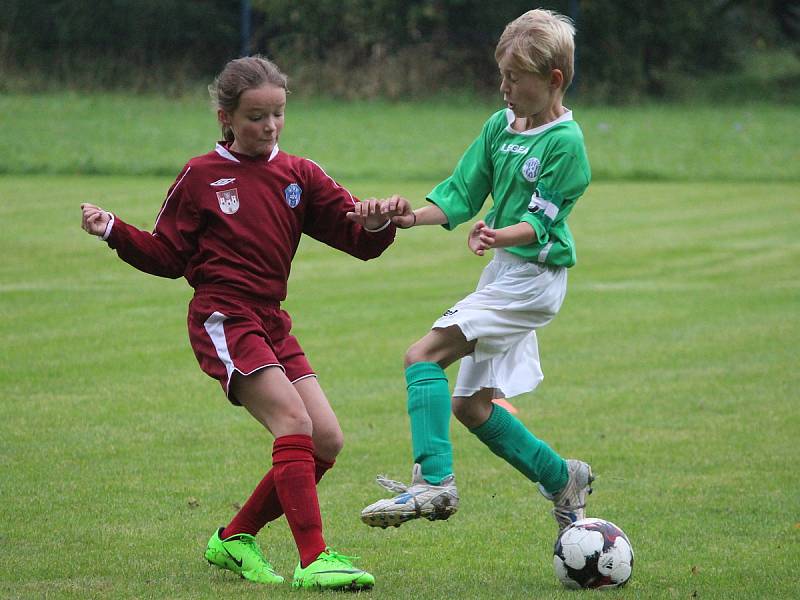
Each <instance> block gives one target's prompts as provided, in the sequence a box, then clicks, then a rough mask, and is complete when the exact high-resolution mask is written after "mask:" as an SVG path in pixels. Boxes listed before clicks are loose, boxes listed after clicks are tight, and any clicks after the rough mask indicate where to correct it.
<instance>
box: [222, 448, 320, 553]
mask: <svg viewBox="0 0 800 600" xmlns="http://www.w3.org/2000/svg"><path fill="white" fill-rule="evenodd" d="M335 462H336V461H334V460H331V461H328V460H325V459H324V458H321V457H319V456H316V455H314V480H315V482H316V483H319V481H320V479H322V476H323V475H325V473H327V472H328V470H329V469H331V468H332V467H333V465H334V463H335ZM273 470H274V469H270V470H269V472H268V473H267V474H266V475H265V476H264V479H262V480H261V481H260V482H259V483H258V485H257V486H256V489H255V490H253V493H252V494H250V498H248V499H247V502H245V503H244V506H242V508H240V509H239V512H238V513H236V516H234V517H233V519H232V520H231V522H230V523H228V526H227V527H226V528H225V531H223V532H222V535H220V537H221V538H222V539H223V540H224V539H225V538H228V537H230V536H232V535H236V534H237V533H249V534H250V535H256V534H257V533H258V532H259V531H261V529H262V528H263V527H264V525H266V524H267V523H269V522H270V521H274V520H275V519H277V518H278V517H280V516H281V515H282V514H283V507H282V506H281V503H280V500H278V493H277V492H276V491H275V476H274V474H273Z"/></svg>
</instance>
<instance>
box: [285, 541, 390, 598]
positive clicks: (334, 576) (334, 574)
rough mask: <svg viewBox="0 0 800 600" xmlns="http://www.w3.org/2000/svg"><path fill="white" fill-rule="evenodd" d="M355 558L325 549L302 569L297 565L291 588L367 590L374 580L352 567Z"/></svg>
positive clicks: (367, 574) (373, 583) (364, 572)
mask: <svg viewBox="0 0 800 600" xmlns="http://www.w3.org/2000/svg"><path fill="white" fill-rule="evenodd" d="M355 558H358V557H355V556H344V555H342V554H339V553H338V552H334V551H333V550H331V549H330V548H326V549H325V552H323V553H322V554H320V555H319V557H318V558H317V560H315V561H314V562H312V563H311V564H310V565H308V566H307V567H306V568H305V569H303V568H302V567H301V566H300V564H299V563H298V565H297V568H296V569H295V570H294V580H293V581H292V587H296V588H313V589H318V590H351V591H358V590H367V589H370V588H371V587H372V586H373V585H375V578H374V577H373V576H372V575H370V574H369V573H367V572H366V571H362V570H361V569H358V568H356V567H355V566H353V560H354V559H355Z"/></svg>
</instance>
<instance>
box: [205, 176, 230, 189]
mask: <svg viewBox="0 0 800 600" xmlns="http://www.w3.org/2000/svg"><path fill="white" fill-rule="evenodd" d="M234 181H236V177H229V178H224V179H217V180H216V181H212V182H211V183H209V184H208V185H211V186H213V187H221V186H223V185H228V184H229V183H233V182H234Z"/></svg>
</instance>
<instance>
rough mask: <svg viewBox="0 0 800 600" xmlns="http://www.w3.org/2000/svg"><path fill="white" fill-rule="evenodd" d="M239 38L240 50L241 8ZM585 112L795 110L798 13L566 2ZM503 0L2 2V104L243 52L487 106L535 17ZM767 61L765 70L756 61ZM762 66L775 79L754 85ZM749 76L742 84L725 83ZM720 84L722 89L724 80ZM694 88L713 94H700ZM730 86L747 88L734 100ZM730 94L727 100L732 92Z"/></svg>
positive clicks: (342, 85)
mask: <svg viewBox="0 0 800 600" xmlns="http://www.w3.org/2000/svg"><path fill="white" fill-rule="evenodd" d="M243 4H244V5H245V6H248V5H249V14H250V15H251V22H250V27H249V35H248V36H247V39H246V40H243V39H242V36H241V33H242V26H241V15H242V6H243ZM541 5H542V6H544V7H546V8H551V9H553V10H557V11H559V12H562V13H564V14H567V15H570V16H571V17H573V19H574V20H575V21H576V23H577V27H578V54H577V67H578V68H577V79H576V82H575V91H577V93H579V94H581V97H582V98H583V99H585V100H586V101H598V102H616V103H627V102H635V101H640V100H642V99H647V98H659V99H671V98H681V97H683V96H686V95H687V94H690V95H691V94H692V93H698V92H700V91H701V90H705V95H706V96H707V97H708V99H709V100H712V101H716V100H717V98H716V97H715V93H714V90H715V87H714V86H715V85H716V86H718V87H719V86H722V87H723V88H724V93H721V94H720V97H722V96H725V97H726V98H728V99H731V98H732V99H734V100H737V99H738V98H739V97H741V96H742V94H744V93H746V92H747V93H749V94H750V95H751V96H752V97H753V98H759V99H765V98H767V99H770V100H777V101H782V102H794V101H796V100H797V99H798V96H800V92H798V88H800V67H798V65H800V60H798V49H800V0H711V1H708V0H707V1H697V0H670V1H667V0H613V1H612V0H564V1H557V2H543V3H541ZM535 6H536V4H531V3H530V2H528V1H520V0H506V1H504V2H503V3H502V5H499V4H498V3H492V2H485V0H407V1H405V2H395V1H390V0H252V1H251V2H242V1H240V0H192V1H187V0H183V1H182V0H106V1H103V2H98V1H96V0H42V1H38V2H37V1H34V2H31V1H30V0H4V1H3V9H2V10H1V11H0V91H6V92H9V91H10V92H31V91H44V90H49V89H63V88H64V87H67V88H71V89H76V90H86V89H90V90H97V89H99V90H124V91H141V92H159V91H161V92H166V93H169V94H181V93H183V92H184V91H185V90H186V89H187V88H188V87H190V86H194V85H196V84H197V83H198V82H200V81H203V82H207V81H208V80H209V79H210V78H211V77H213V75H214V74H215V73H216V72H217V71H218V70H219V69H220V68H221V66H222V65H223V64H224V63H225V62H226V61H227V60H229V59H230V58H234V57H236V56H239V55H240V54H241V53H242V52H243V51H246V52H251V53H255V52H259V53H262V54H266V55H268V56H270V57H271V58H273V59H274V60H276V61H277V62H278V64H279V65H281V67H282V68H283V69H284V70H285V71H287V72H288V74H289V75H290V78H291V79H290V84H291V87H292V88H293V90H294V91H295V92H300V93H302V94H308V95H325V96H331V97H335V98H375V97H382V98H389V99H405V98H409V97H426V96H430V95H433V94H437V93H442V92H453V93H464V94H477V95H489V94H495V93H496V92H495V90H496V86H497V76H496V66H495V64H494V60H493V49H494V44H495V42H496V40H497V38H498V36H499V34H500V32H501V31H502V29H503V27H504V26H505V24H506V23H507V22H508V21H510V20H512V19H513V18H515V17H516V16H518V15H519V14H521V13H523V12H524V11H526V10H528V9H530V8H532V7H535ZM765 57H766V58H765ZM765 66H766V67H769V69H768V70H769V72H770V75H769V77H767V76H763V75H759V73H762V72H763V67H765ZM745 71H747V72H748V73H750V75H749V76H748V77H749V78H745V79H744V80H743V79H741V77H740V78H738V79H731V78H732V77H736V75H737V74H741V73H743V72H745ZM726 78H727V79H726ZM698 81H706V82H708V84H709V85H708V86H705V85H702V86H698V83H697V82H698ZM737 86H740V87H744V88H746V89H739V90H738V95H737V90H735V89H731V88H735V87H737ZM731 92H733V93H731Z"/></svg>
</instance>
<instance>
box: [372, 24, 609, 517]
mask: <svg viewBox="0 0 800 600" xmlns="http://www.w3.org/2000/svg"><path fill="white" fill-rule="evenodd" d="M574 34H575V30H574V27H573V25H572V23H571V22H570V21H569V19H567V18H566V17H564V16H562V15H558V14H556V13H553V12H551V11H547V10H542V9H538V10H532V11H529V12H527V13H525V14H523V15H522V16H520V17H519V18H517V19H516V20H514V21H512V22H511V23H509V24H508V26H507V27H506V29H505V30H504V32H503V34H502V36H501V37H500V40H499V42H498V44H497V49H496V51H495V58H496V60H497V64H498V67H499V69H500V75H501V78H502V80H501V84H500V90H501V92H502V93H503V99H504V101H505V102H506V108H505V109H503V110H500V111H499V112H497V113H495V114H494V115H492V116H491V117H489V119H488V120H487V121H486V123H485V124H484V126H483V129H482V131H481V133H480V135H479V136H478V137H477V139H476V140H475V141H474V142H473V143H472V144H471V145H470V146H469V147H468V148H467V150H466V152H465V153H464V155H463V156H462V157H461V160H460V161H459V162H458V165H457V166H456V168H455V171H454V172H453V174H452V175H451V176H450V177H449V178H447V179H446V180H444V181H443V182H442V183H440V184H439V185H437V186H436V187H435V188H434V189H433V191H432V192H431V193H430V194H429V195H428V197H427V200H428V201H429V202H430V204H429V205H427V206H425V207H423V208H419V209H417V210H412V209H411V206H410V203H409V202H408V201H407V200H406V199H405V198H401V197H393V198H391V199H389V200H386V201H384V203H383V210H386V211H389V210H392V211H397V213H396V214H398V215H399V216H396V217H394V218H393V219H392V220H393V221H394V223H395V224H396V225H397V226H398V227H401V228H405V229H407V228H410V227H413V226H415V225H442V226H444V227H445V228H446V229H448V230H450V229H454V228H455V227H456V226H457V225H459V224H461V223H464V222H466V221H469V220H470V219H472V218H473V217H474V216H475V215H476V214H477V213H478V212H479V211H480V210H481V208H482V206H483V204H484V202H485V201H486V198H487V197H488V196H489V194H491V196H492V198H493V206H492V208H491V210H490V211H489V212H488V214H487V215H486V218H485V221H483V220H482V221H477V222H476V223H475V224H474V225H473V226H472V228H471V229H470V232H469V236H468V245H469V248H470V249H471V250H472V251H473V252H474V253H475V254H477V255H479V256H482V255H483V254H484V253H485V252H486V251H487V250H494V257H493V259H492V261H491V262H490V263H489V264H488V265H487V266H486V268H485V269H484V271H483V273H482V275H481V278H480V281H479V282H478V287H477V290H476V291H475V292H474V293H472V294H470V295H469V296H467V297H466V298H464V299H463V300H461V301H460V302H458V303H457V304H455V305H454V306H453V307H452V308H450V309H449V310H447V311H446V312H445V313H444V315H443V316H442V317H441V318H439V319H438V320H437V321H436V322H435V323H434V324H433V327H432V329H431V331H429V332H428V333H427V335H425V336H424V337H423V338H422V339H420V340H419V341H417V342H416V343H414V344H413V345H412V346H411V347H410V348H409V349H408V351H407V353H406V356H405V366H406V382H407V386H408V387H407V392H408V413H409V416H410V419H411V437H412V446H413V454H414V467H413V471H412V481H411V484H409V485H404V484H402V483H399V482H396V481H390V480H387V479H384V478H382V477H379V478H378V483H380V484H381V485H383V487H385V488H386V489H388V490H390V491H392V492H394V493H395V494H397V495H395V496H394V497H392V498H388V499H383V500H379V501H377V502H375V503H373V504H371V505H370V506H367V507H366V508H365V509H364V510H363V511H362V512H361V519H362V520H363V521H364V522H365V523H366V524H368V525H371V526H378V527H387V526H389V525H394V526H398V525H400V524H402V523H404V522H406V521H408V520H411V519H416V518H419V517H425V518H427V519H429V520H437V519H447V518H448V517H449V516H450V515H451V514H453V513H454V512H455V511H456V509H457V507H458V492H457V490H456V486H455V477H454V475H453V452H452V446H451V443H450V437H449V427H450V411H451V409H452V411H453V413H454V414H455V416H456V418H457V419H458V420H459V421H461V423H463V424H464V425H465V426H466V427H468V428H469V430H470V431H471V432H472V433H473V434H475V435H476V436H477V437H478V439H480V440H481V441H482V442H483V443H484V444H486V445H487V446H488V447H489V449H490V450H491V451H492V452H493V453H495V454H496V455H498V456H500V457H501V458H503V459H505V460H506V461H507V462H509V463H510V464H511V465H512V466H513V467H515V468H516V469H517V470H519V471H520V472H521V473H522V474H523V475H525V476H526V477H527V478H528V479H530V480H531V481H532V482H536V483H538V484H539V489H540V491H541V492H542V494H543V495H544V496H545V497H546V498H547V499H549V500H550V501H552V502H553V505H554V508H553V515H554V516H555V518H556V522H557V523H558V526H559V529H563V528H564V527H566V526H567V525H569V524H570V523H572V522H574V521H576V520H578V519H582V518H583V517H584V516H585V506H586V496H587V495H588V494H589V493H591V487H590V484H591V482H592V480H593V479H594V477H593V475H592V470H591V467H590V466H589V465H588V464H587V463H585V462H582V461H579V460H564V459H563V458H562V457H561V456H559V455H558V454H557V453H556V452H555V451H554V450H553V449H552V448H550V446H548V445H547V444H546V443H545V442H543V441H541V440H539V439H537V438H536V437H534V435H533V434H532V433H531V432H530V431H528V429H527V428H526V427H525V426H524V425H523V424H522V422H520V421H519V420H518V419H517V418H516V417H514V416H513V415H512V414H511V413H510V412H508V411H507V410H506V409H505V408H503V407H502V406H499V405H498V404H497V403H493V402H492V399H493V398H497V397H500V398H508V397H511V396H515V395H517V394H522V393H525V392H529V391H531V390H533V389H534V388H535V387H536V386H537V385H538V383H539V382H540V381H541V380H542V372H541V369H540V366H539V353H538V346H537V341H536V330H537V329H539V328H540V327H544V326H545V325H546V324H547V323H549V322H550V321H551V320H552V319H553V317H554V316H555V315H556V313H557V312H558V310H559V308H560V307H561V303H562V302H563V300H564V294H565V292H566V284H567V269H568V268H569V267H571V266H573V265H574V264H575V244H574V241H573V238H572V234H571V233H570V230H569V227H568V225H567V217H568V216H569V214H570V212H571V211H572V207H573V206H574V205H575V202H576V201H577V200H578V198H579V197H580V196H581V195H582V194H583V192H584V191H585V190H586V187H587V186H588V185H589V180H590V178H591V172H590V168H589V162H588V159H587V157H586V150H585V147H584V143H583V134H582V133H581V130H580V127H578V125H577V123H576V122H575V121H574V120H573V119H572V112H571V111H570V110H568V109H567V108H565V107H564V106H563V104H562V99H563V95H564V92H565V90H566V89H567V87H568V86H569V84H570V82H571V80H572V75H573V55H574ZM459 359H460V360H461V365H460V369H459V373H458V378H457V381H456V384H455V388H454V390H453V397H452V404H451V397H450V392H449V385H448V381H447V377H446V375H445V372H444V369H445V368H446V367H448V366H449V365H450V364H452V363H453V362H455V361H456V360H459Z"/></svg>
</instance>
